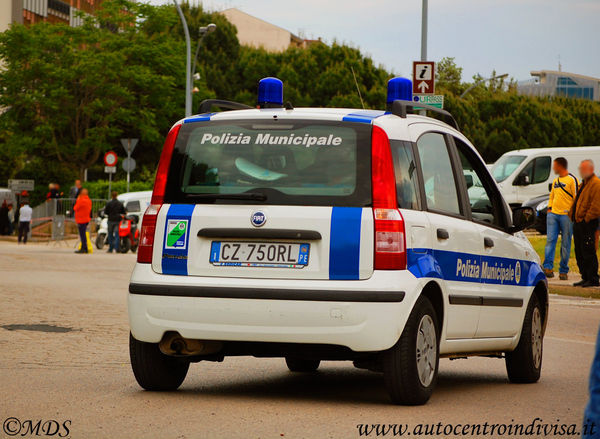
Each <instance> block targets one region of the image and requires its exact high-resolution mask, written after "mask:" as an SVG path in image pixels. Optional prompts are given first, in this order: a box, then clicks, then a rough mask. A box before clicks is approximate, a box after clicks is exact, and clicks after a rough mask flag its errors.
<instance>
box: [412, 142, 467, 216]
mask: <svg viewBox="0 0 600 439" xmlns="http://www.w3.org/2000/svg"><path fill="white" fill-rule="evenodd" d="M417 150H418V151H419V159H420V161H421V169H422V171H423V185H424V187H425V197H426V200H425V201H426V203H427V208H428V209H431V210H434V211H440V212H444V213H450V214H455V215H460V214H461V211H460V203H459V201H458V191H457V189H456V181H455V179H454V172H452V162H451V160H450V155H449V153H448V147H447V145H446V139H445V137H444V135H443V134H439V133H426V134H423V135H422V136H421V137H420V138H419V140H418V141H417Z"/></svg>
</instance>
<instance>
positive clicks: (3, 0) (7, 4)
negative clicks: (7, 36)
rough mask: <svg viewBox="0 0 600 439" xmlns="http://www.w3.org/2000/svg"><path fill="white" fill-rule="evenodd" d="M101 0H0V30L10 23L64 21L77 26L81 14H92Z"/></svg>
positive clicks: (80, 20)
mask: <svg viewBox="0 0 600 439" xmlns="http://www.w3.org/2000/svg"><path fill="white" fill-rule="evenodd" d="M100 3H102V0H0V32H2V31H5V30H6V29H8V27H9V26H10V24H11V23H20V24H34V23H39V22H43V21H44V22H48V23H64V24H68V25H70V26H79V25H81V23H82V19H81V14H80V13H79V12H83V13H85V14H93V13H94V10H95V9H96V8H97V7H98V5H99V4H100Z"/></svg>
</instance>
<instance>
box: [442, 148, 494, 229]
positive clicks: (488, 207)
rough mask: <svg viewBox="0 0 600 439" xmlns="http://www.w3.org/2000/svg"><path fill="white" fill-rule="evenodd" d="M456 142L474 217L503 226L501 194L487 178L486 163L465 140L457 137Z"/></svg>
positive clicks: (483, 221)
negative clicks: (482, 161)
mask: <svg viewBox="0 0 600 439" xmlns="http://www.w3.org/2000/svg"><path fill="white" fill-rule="evenodd" d="M454 142H455V143H456V147H457V149H458V156H459V158H460V163H461V166H462V173H463V176H464V179H465V185H466V187H467V194H468V198H469V204H470V205H471V215H472V217H473V219H474V220H475V221H478V222H481V223H486V224H490V225H494V226H497V227H501V226H503V220H502V210H501V204H500V203H499V202H498V200H499V195H498V194H497V193H496V191H495V190H494V189H493V187H492V186H491V184H490V183H489V181H487V180H486V178H485V174H484V173H487V170H486V169H485V165H484V164H483V163H481V160H479V158H478V157H477V155H476V154H474V153H473V151H472V150H471V148H470V147H469V146H468V145H466V144H465V143H464V142H463V141H461V140H459V139H456V138H455V139H454ZM488 178H489V177H488Z"/></svg>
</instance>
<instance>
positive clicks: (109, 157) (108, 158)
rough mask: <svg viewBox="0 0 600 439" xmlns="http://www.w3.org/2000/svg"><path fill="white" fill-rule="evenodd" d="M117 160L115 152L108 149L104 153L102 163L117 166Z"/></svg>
mask: <svg viewBox="0 0 600 439" xmlns="http://www.w3.org/2000/svg"><path fill="white" fill-rule="evenodd" d="M118 160H119V158H118V157H117V153H116V152H114V151H108V152H107V153H106V154H104V164H105V165H106V166H112V167H114V166H117V161H118Z"/></svg>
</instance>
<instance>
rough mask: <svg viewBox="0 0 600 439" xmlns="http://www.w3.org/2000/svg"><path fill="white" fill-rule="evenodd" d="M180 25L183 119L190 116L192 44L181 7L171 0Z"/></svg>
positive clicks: (174, 0) (175, 0)
mask: <svg viewBox="0 0 600 439" xmlns="http://www.w3.org/2000/svg"><path fill="white" fill-rule="evenodd" d="M173 3H175V7H176V8H177V12H178V13H179V18H180V19H181V24H182V25H183V33H184V34H185V45H186V60H185V117H189V116H191V115H192V73H191V72H192V43H191V41H190V30H189V29H188V25H187V21H186V19H185V16H184V15H183V11H182V10H181V6H179V3H177V0H173Z"/></svg>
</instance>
